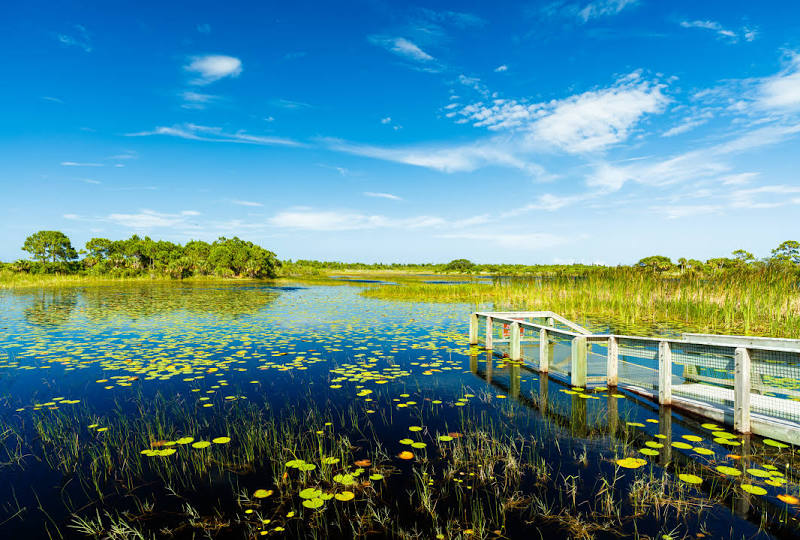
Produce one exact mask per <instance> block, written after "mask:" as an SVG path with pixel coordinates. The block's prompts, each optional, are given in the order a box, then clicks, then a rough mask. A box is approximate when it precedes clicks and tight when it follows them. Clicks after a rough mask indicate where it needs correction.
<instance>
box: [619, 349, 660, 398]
mask: <svg viewBox="0 0 800 540" xmlns="http://www.w3.org/2000/svg"><path fill="white" fill-rule="evenodd" d="M617 343H618V345H619V367H618V369H619V382H621V383H625V384H632V385H634V386H640V387H642V388H648V389H651V390H654V389H657V388H658V342H657V341H649V340H638V339H632V338H619V339H618V340H617Z"/></svg>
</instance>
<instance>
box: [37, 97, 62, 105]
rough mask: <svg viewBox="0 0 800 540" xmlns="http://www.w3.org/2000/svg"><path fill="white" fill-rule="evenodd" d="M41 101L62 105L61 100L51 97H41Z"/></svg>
mask: <svg viewBox="0 0 800 540" xmlns="http://www.w3.org/2000/svg"><path fill="white" fill-rule="evenodd" d="M42 99H43V100H44V101H50V102H51V103H62V104H63V103H64V101H63V100H62V99H59V98H57V97H53V96H42Z"/></svg>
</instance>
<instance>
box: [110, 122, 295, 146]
mask: <svg viewBox="0 0 800 540" xmlns="http://www.w3.org/2000/svg"><path fill="white" fill-rule="evenodd" d="M152 135H167V136H170V137H179V138H181V139H189V140H193V141H207V142H225V143H240V144H256V145H264V146H298V147H299V146H305V144H303V143H300V142H298V141H294V140H292V139H285V138H282V137H266V136H260V135H249V134H247V133H245V132H244V131H237V132H235V133H226V132H224V131H222V128H220V127H212V126H200V125H197V124H179V125H174V126H158V127H156V128H155V129H154V130H153V131H140V132H138V133H126V136H127V137H149V136H152Z"/></svg>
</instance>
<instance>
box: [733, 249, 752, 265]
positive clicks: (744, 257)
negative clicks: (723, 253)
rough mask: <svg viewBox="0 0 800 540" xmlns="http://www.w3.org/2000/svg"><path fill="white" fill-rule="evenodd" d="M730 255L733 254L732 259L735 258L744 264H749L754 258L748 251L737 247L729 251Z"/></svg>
mask: <svg viewBox="0 0 800 540" xmlns="http://www.w3.org/2000/svg"><path fill="white" fill-rule="evenodd" d="M731 255H733V258H734V259H736V260H737V261H739V262H742V263H744V264H749V263H751V262H753V261H755V260H756V257H755V255H753V254H752V253H750V252H749V251H745V250H743V249H737V250H736V251H734V252H733V253H731Z"/></svg>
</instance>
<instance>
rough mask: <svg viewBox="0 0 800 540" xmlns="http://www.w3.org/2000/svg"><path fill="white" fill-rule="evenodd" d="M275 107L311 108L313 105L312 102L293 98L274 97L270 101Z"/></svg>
mask: <svg viewBox="0 0 800 540" xmlns="http://www.w3.org/2000/svg"><path fill="white" fill-rule="evenodd" d="M270 103H271V104H272V105H273V106H275V107H280V108H281V109H294V110H298V109H310V108H312V107H313V105H311V104H310V103H305V102H303V101H294V100H291V99H273V100H272V101H271V102H270Z"/></svg>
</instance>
